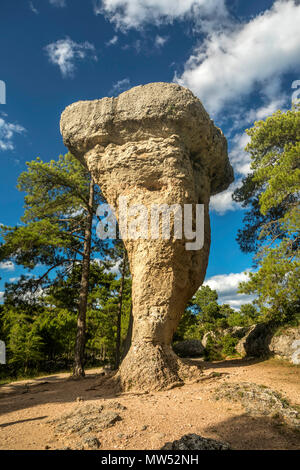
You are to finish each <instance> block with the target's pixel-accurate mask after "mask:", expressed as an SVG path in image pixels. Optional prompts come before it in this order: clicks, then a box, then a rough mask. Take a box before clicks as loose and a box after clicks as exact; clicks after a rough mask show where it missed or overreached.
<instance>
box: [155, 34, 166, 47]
mask: <svg viewBox="0 0 300 470" xmlns="http://www.w3.org/2000/svg"><path fill="white" fill-rule="evenodd" d="M168 39H169V38H168V36H159V34H157V36H156V38H155V41H154V44H155V47H157V48H160V47H163V46H164V45H165V44H166V42H167V41H168Z"/></svg>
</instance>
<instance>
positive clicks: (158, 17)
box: [94, 0, 228, 30]
mask: <svg viewBox="0 0 300 470" xmlns="http://www.w3.org/2000/svg"><path fill="white" fill-rule="evenodd" d="M94 13H95V15H101V14H103V15H105V16H106V17H107V18H108V19H109V20H110V21H111V22H112V23H114V24H115V26H116V28H118V29H121V30H128V29H130V28H135V29H141V28H143V27H144V26H145V25H147V24H151V25H153V24H154V25H156V26H159V25H160V24H168V23H169V24H170V23H173V21H175V20H183V19H186V18H187V17H189V18H192V19H197V20H199V24H200V22H203V25H204V22H206V21H207V20H208V19H210V20H212V19H213V20H216V18H220V17H227V16H228V14H227V9H226V6H225V0H184V1H183V0H94Z"/></svg>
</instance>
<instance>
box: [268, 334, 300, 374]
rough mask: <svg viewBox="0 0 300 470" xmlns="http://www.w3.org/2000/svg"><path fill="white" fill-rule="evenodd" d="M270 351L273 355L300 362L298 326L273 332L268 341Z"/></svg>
mask: <svg viewBox="0 0 300 470" xmlns="http://www.w3.org/2000/svg"><path fill="white" fill-rule="evenodd" d="M270 352H271V353H272V354H274V356H275V357H278V358H282V359H286V360H288V361H290V362H292V363H293V364H296V365H297V364H298V365H299V364H300V327H298V328H287V329H286V330H284V331H282V332H280V333H279V334H275V335H274V336H273V338H272V340H271V342H270Z"/></svg>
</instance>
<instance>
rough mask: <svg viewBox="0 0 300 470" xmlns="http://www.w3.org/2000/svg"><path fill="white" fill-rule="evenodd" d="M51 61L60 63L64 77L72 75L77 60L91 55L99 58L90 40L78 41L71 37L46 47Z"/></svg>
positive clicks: (95, 58) (55, 63)
mask: <svg viewBox="0 0 300 470" xmlns="http://www.w3.org/2000/svg"><path fill="white" fill-rule="evenodd" d="M45 50H46V52H47V54H48V58H49V61H50V62H51V63H52V64H54V65H58V66H59V68H60V71H61V73H62V76H63V77H68V76H72V75H73V74H74V71H75V62H76V61H78V60H84V59H86V58H88V57H91V58H92V59H93V60H97V56H96V55H95V47H94V45H93V44H91V43H90V42H88V41H85V42H82V43H77V42H75V41H72V39H70V38H69V37H66V39H59V40H58V41H56V42H53V43H51V44H48V45H47V46H46V47H45Z"/></svg>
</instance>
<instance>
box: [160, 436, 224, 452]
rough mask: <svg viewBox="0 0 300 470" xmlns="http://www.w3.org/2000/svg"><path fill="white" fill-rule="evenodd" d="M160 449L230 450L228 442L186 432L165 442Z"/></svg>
mask: <svg viewBox="0 0 300 470" xmlns="http://www.w3.org/2000/svg"><path fill="white" fill-rule="evenodd" d="M161 450H230V446H229V444H227V443H226V442H222V441H216V440H215V439H208V438H206V437H202V436H199V435H198V434H186V435H185V436H182V437H181V438H180V439H178V440H177V441H173V442H166V444H165V445H164V446H163V447H162V448H161Z"/></svg>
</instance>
